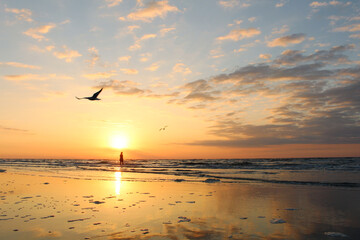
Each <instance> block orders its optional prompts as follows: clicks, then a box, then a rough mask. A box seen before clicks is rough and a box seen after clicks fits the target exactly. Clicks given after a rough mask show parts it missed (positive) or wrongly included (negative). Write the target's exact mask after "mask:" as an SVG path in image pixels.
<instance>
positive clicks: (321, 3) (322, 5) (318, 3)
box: [310, 2, 328, 8]
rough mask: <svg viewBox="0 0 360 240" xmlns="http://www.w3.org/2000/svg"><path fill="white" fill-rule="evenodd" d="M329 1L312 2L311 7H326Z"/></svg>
mask: <svg viewBox="0 0 360 240" xmlns="http://www.w3.org/2000/svg"><path fill="white" fill-rule="evenodd" d="M327 5H328V3H327V2H312V3H310V7H313V8H316V7H324V6H327Z"/></svg>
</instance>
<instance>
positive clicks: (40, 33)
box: [24, 23, 56, 41]
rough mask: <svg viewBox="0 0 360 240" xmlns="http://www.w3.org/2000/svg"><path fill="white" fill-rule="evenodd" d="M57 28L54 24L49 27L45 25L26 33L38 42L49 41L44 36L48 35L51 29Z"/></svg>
mask: <svg viewBox="0 0 360 240" xmlns="http://www.w3.org/2000/svg"><path fill="white" fill-rule="evenodd" d="M54 27H56V25H55V24H54V23H49V24H47V25H43V26H40V27H36V28H30V29H28V30H27V31H26V32H24V34H25V35H27V36H30V37H32V38H34V39H36V40H38V41H42V40H47V39H46V38H45V37H44V34H46V33H48V32H49V31H50V30H51V29H53V28H54Z"/></svg>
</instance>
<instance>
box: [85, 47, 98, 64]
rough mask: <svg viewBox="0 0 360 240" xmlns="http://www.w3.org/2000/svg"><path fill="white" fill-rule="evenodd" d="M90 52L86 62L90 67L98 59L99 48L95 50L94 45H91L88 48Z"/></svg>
mask: <svg viewBox="0 0 360 240" xmlns="http://www.w3.org/2000/svg"><path fill="white" fill-rule="evenodd" d="M88 51H89V53H90V57H91V58H90V60H87V62H88V63H89V64H90V66H91V67H93V66H95V64H96V63H98V62H99V61H100V56H99V50H97V49H96V48H95V47H91V48H89V49H88Z"/></svg>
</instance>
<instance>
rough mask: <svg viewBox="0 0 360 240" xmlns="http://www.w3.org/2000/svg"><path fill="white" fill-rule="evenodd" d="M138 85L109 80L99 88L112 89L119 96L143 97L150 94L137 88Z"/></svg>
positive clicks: (130, 82)
mask: <svg viewBox="0 0 360 240" xmlns="http://www.w3.org/2000/svg"><path fill="white" fill-rule="evenodd" d="M137 85H138V84H137V83H135V82H132V81H119V80H108V81H105V82H102V83H100V84H99V85H98V86H97V88H111V89H113V91H114V92H115V93H116V94H118V95H143V94H144V93H145V92H150V91H145V90H142V89H139V88H137V87H135V86H137Z"/></svg>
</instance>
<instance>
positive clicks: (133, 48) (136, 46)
mask: <svg viewBox="0 0 360 240" xmlns="http://www.w3.org/2000/svg"><path fill="white" fill-rule="evenodd" d="M156 37H157V35H156V34H154V33H152V34H145V35H143V36H142V37H140V38H138V39H136V41H135V43H134V44H133V45H131V46H130V47H129V50H130V51H136V50H139V49H141V47H142V46H141V43H142V42H143V41H145V40H148V39H152V38H156Z"/></svg>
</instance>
